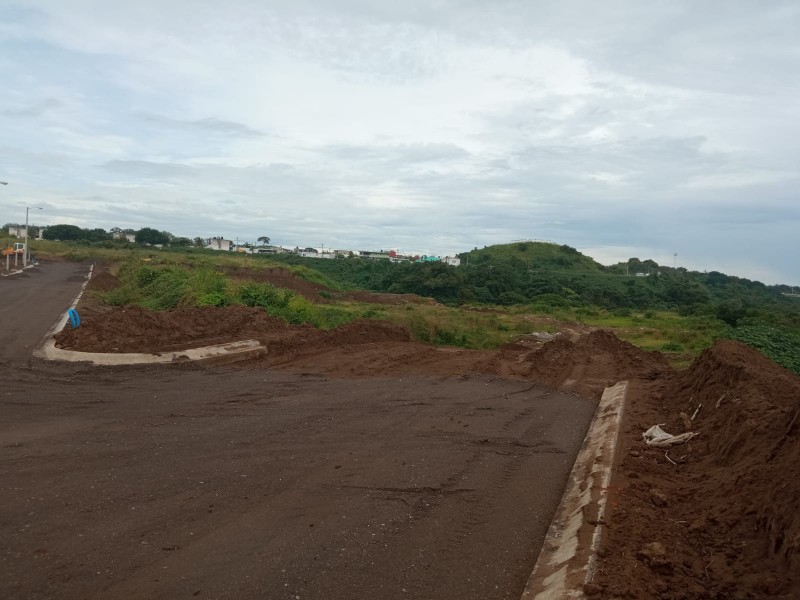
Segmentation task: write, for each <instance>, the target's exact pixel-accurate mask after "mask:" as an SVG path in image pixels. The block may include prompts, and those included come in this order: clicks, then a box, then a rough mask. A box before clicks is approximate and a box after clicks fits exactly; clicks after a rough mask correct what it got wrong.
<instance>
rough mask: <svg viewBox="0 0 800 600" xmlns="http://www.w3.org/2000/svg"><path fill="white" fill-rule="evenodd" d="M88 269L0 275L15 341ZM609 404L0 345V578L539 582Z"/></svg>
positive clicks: (118, 593)
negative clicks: (81, 359) (124, 361)
mask: <svg viewBox="0 0 800 600" xmlns="http://www.w3.org/2000/svg"><path fill="white" fill-rule="evenodd" d="M85 271H86V268H85V267H79V266H77V265H69V264H59V265H48V266H46V267H42V269H41V272H40V273H30V276H29V277H28V278H25V279H22V280H18V281H14V282H11V281H9V282H3V283H2V284H0V290H2V291H3V294H4V297H5V298H6V300H7V304H8V306H6V307H5V308H4V310H2V311H0V331H3V335H4V336H6V338H7V339H8V342H7V344H8V346H7V348H4V351H5V352H6V354H4V356H8V352H9V351H12V352H11V355H12V356H14V357H15V358H18V357H19V356H20V355H21V354H23V353H24V352H28V355H29V351H30V349H31V348H32V347H33V346H35V345H36V344H37V343H38V341H39V338H40V336H41V335H42V334H43V333H44V332H46V331H47V329H48V328H49V327H50V326H51V325H52V323H53V322H54V321H55V319H56V318H57V317H58V316H59V314H61V313H62V311H63V310H64V309H65V308H66V307H67V306H68V303H69V300H70V299H71V298H72V297H73V296H74V293H75V292H77V289H78V288H79V286H80V284H81V282H82V276H83V274H84V273H85ZM37 277H41V279H38V283H37V281H36V278H37ZM46 282H49V283H48V284H47V285H42V284H44V283H46ZM20 314H24V315H29V316H32V318H33V319H34V321H35V323H24V322H22V323H21V322H20V321H24V319H21V318H20ZM12 329H13V331H14V332H16V333H15V334H13V335H9V334H8V331H9V330H12ZM594 408H595V403H594V402H592V401H590V400H587V399H584V398H581V397H578V396H575V395H573V394H570V393H565V392H558V391H553V390H550V389H548V388H545V387H543V386H540V385H538V384H534V385H531V384H530V382H520V381H509V380H504V379H498V378H490V377H486V376H462V377H424V376H404V377H402V378H398V377H394V378H383V377H378V378H361V379H327V378H325V377H321V376H318V375H313V374H307V375H299V374H289V373H286V372H280V371H269V370H263V371H261V370H250V371H238V370H233V369H228V370H205V369H201V368H198V367H195V366H192V365H174V366H165V367H153V366H149V367H135V368H132V367H117V368H106V367H90V366H86V365H81V364H74V363H70V364H60V363H47V362H43V361H40V360H38V359H32V360H28V361H26V362H5V363H0V415H2V418H1V419H0V597H1V598H4V599H15V598H20V599H22V598H24V599H44V598H59V599H72V598H74V599H81V600H86V599H92V598H94V599H107V598H115V599H116V598H147V599H176V598H187V599H188V598H236V599H240V598H241V599H251V598H252V599H255V598H259V599H273V598H287V599H292V600H297V599H298V598H301V599H303V600H308V599H315V598H318V599H325V600H330V599H332V600H336V599H358V598H382V599H395V598H397V599H400V598H404V599H407V598H414V599H417V598H419V599H422V598H425V599H449V598H459V599H471V598H472V599H494V598H519V595H520V594H521V592H522V589H523V588H524V585H525V581H526V579H527V577H528V575H529V574H530V571H531V568H532V566H533V563H534V561H535V559H536V556H537V555H538V551H539V547H540V545H541V542H542V539H543V538H544V535H545V533H546V530H547V527H548V525H549V522H550V519H551V518H552V515H553V513H554V512H555V509H556V507H557V504H558V501H559V499H560V496H561V493H562V490H563V486H564V484H565V482H566V479H567V476H568V473H569V471H570V468H571V466H572V463H573V462H574V458H575V456H576V454H577V452H578V450H579V448H580V445H581V442H582V440H583V437H584V434H585V431H586V428H587V427H588V423H589V421H590V419H591V416H592V414H593V412H594Z"/></svg>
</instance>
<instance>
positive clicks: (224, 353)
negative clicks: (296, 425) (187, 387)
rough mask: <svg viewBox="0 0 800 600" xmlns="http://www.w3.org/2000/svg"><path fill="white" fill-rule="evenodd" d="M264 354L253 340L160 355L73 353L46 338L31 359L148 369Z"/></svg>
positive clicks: (227, 362) (225, 362)
mask: <svg viewBox="0 0 800 600" xmlns="http://www.w3.org/2000/svg"><path fill="white" fill-rule="evenodd" d="M266 351H267V350H266V348H265V347H264V346H262V345H261V343H260V342H258V341H256V340H243V341H239V342H228V343H227V344H216V345H214V346H203V347H202V348H190V349H189V350H178V351H175V352H163V353H161V354H143V353H141V354H140V353H120V354H116V353H111V352H77V351H75V350H63V349H62V348H56V341H55V340H54V339H53V338H52V337H50V338H49V339H48V340H47V341H46V342H45V343H44V346H42V347H41V348H39V349H38V350H36V351H35V352H34V356H37V357H38V358H44V359H45V360H60V361H67V362H90V363H92V364H94V365H149V364H169V363H178V362H199V363H202V364H207V365H209V364H212V365H224V364H229V363H233V362H238V361H240V360H248V359H251V358H256V357H258V356H262V355H263V354H265V353H266Z"/></svg>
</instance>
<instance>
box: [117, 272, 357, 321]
mask: <svg viewBox="0 0 800 600" xmlns="http://www.w3.org/2000/svg"><path fill="white" fill-rule="evenodd" d="M118 278H119V280H120V283H121V285H120V286H119V287H118V288H116V289H114V290H112V291H110V292H108V293H106V294H104V298H105V300H106V301H107V302H108V303H109V304H111V305H115V306H123V305H131V304H133V305H138V306H141V307H143V308H148V309H151V310H168V309H172V308H179V307H190V306H231V305H242V306H257V307H260V308H263V309H264V310H266V311H267V313H269V314H270V315H272V316H273V317H277V318H280V319H283V320H284V321H286V322H287V323H292V324H295V325H300V324H303V323H308V324H311V325H314V326H315V327H320V328H323V329H328V328H331V327H336V326H338V325H341V324H343V323H346V322H348V321H351V320H353V319H355V318H357V317H358V314H356V313H354V312H351V311H347V310H342V309H341V308H337V307H332V306H320V305H315V304H313V303H312V302H310V301H308V300H307V299H305V298H303V297H302V296H300V295H298V294H296V293H294V292H292V291H291V290H288V289H283V288H277V287H275V286H273V285H271V284H269V283H258V282H254V281H246V280H245V281H242V280H238V279H236V280H234V279H231V278H230V277H228V276H227V275H226V274H225V273H223V272H222V271H219V270H216V269H214V268H212V267H208V266H204V267H198V268H191V269H190V268H187V267H186V266H185V265H164V264H161V265H151V264H147V263H142V262H141V261H135V260H132V261H128V262H127V263H125V264H124V265H122V267H121V268H120V269H119V271H118Z"/></svg>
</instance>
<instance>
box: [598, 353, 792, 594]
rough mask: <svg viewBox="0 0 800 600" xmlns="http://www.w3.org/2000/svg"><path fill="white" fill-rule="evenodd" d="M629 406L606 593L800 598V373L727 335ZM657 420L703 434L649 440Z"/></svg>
mask: <svg viewBox="0 0 800 600" xmlns="http://www.w3.org/2000/svg"><path fill="white" fill-rule="evenodd" d="M700 404H702V409H700V411H699V413H698V414H697V416H696V417H695V419H694V421H691V422H688V423H687V422H686V421H688V420H689V418H690V417H691V416H692V415H694V413H695V412H696V411H697V409H698V407H699V405H700ZM626 411H627V412H626V417H625V420H626V425H625V431H624V433H623V440H624V441H623V448H621V457H622V458H621V460H620V463H619V465H618V467H617V470H616V472H615V475H614V480H613V481H612V486H611V496H610V506H612V512H611V514H610V517H609V527H608V529H607V530H606V532H604V535H606V534H607V539H606V540H605V541H604V546H605V548H604V552H603V558H602V559H601V561H600V563H599V564H598V567H599V570H598V575H597V577H596V578H595V583H596V584H597V585H598V586H599V589H600V590H601V593H600V597H602V598H618V597H636V598H643V599H644V598H687V599H688V598H714V599H723V598H725V599H727V598H734V599H739V598H742V599H745V598H786V599H788V598H800V378H798V377H796V376H795V375H793V374H792V373H790V372H789V371H787V370H785V369H783V368H782V367H780V366H779V365H777V364H775V363H773V362H772V361H770V360H769V359H767V358H766V357H764V356H763V355H761V354H760V353H759V352H757V351H755V350H753V349H751V348H749V347H748V346H745V345H744V344H741V343H739V342H734V341H730V340H723V341H718V342H717V343H716V344H715V345H714V346H713V347H712V348H710V349H707V350H705V351H704V352H703V353H702V354H701V355H700V356H699V357H698V358H697V359H696V360H695V362H694V363H693V364H692V365H691V367H690V368H689V369H687V370H685V371H683V372H680V373H676V374H674V375H673V376H671V377H666V378H664V379H663V380H661V381H655V382H652V383H649V384H646V385H645V384H643V383H640V384H639V385H638V387H634V388H633V389H632V390H631V392H630V393H629V401H628V405H627V408H626ZM681 413H683V414H684V415H685V416H684V417H682V416H681ZM659 423H663V424H665V425H664V429H665V430H666V431H668V432H670V433H672V434H677V433H682V432H684V431H685V430H686V429H687V426H688V428H689V429H690V430H691V431H694V432H697V433H698V436H697V437H695V438H693V439H692V440H691V441H689V442H688V443H685V444H682V445H678V446H673V447H672V448H669V449H667V448H655V447H651V446H646V445H645V444H644V443H643V442H642V441H641V434H642V432H643V431H644V430H645V429H647V428H648V427H650V426H652V425H655V424H659ZM655 542H658V544H659V547H660V548H661V549H663V553H662V554H661V555H659V556H658V557H656V558H654V557H653V556H650V555H649V554H648V551H647V548H651V547H652V545H653V544H654V543H655Z"/></svg>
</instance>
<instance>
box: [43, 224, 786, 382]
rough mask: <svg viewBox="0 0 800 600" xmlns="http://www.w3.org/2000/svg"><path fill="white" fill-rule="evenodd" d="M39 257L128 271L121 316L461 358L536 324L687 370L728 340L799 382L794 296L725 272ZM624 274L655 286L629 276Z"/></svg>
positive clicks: (494, 251)
mask: <svg viewBox="0 0 800 600" xmlns="http://www.w3.org/2000/svg"><path fill="white" fill-rule="evenodd" d="M32 250H33V252H34V253H36V254H40V253H47V254H60V255H62V256H66V257H67V258H69V259H71V260H84V259H87V258H90V257H91V258H95V259H99V260H104V261H109V262H114V263H117V264H120V265H125V266H124V267H123V268H122V269H121V271H120V273H121V277H122V279H123V283H124V285H123V288H121V289H120V290H116V291H115V292H113V293H112V294H111V296H110V298H109V300H110V301H113V302H115V303H117V304H124V303H134V304H140V305H141V306H147V307H150V308H155V309H161V308H171V307H174V306H203V305H213V306H225V305H229V304H244V305H248V306H263V307H264V308H265V309H266V310H268V312H269V313H270V314H272V315H275V316H278V317H280V318H283V319H285V320H287V321H288V322H291V323H311V324H314V325H315V326H318V327H332V326H335V325H336V324H338V323H343V322H346V321H349V320H352V319H355V318H361V317H369V318H381V319H387V320H390V321H393V322H396V323H399V324H401V325H404V326H407V327H408V328H409V330H410V331H412V333H413V334H414V336H415V337H416V338H417V339H419V340H421V341H425V342H431V343H438V344H448V345H456V346H461V347H465V348H496V347H499V346H500V345H502V344H503V343H505V342H508V341H510V340H511V339H513V338H514V337H515V336H518V335H520V334H525V333H530V332H532V331H547V328H546V327H543V326H542V320H541V319H539V320H538V322H535V316H536V315H540V316H541V315H547V316H549V317H551V318H553V319H556V320H558V321H561V322H562V323H563V322H567V323H569V322H574V323H583V324H586V325H590V326H595V327H608V328H612V329H614V331H615V332H616V334H617V335H618V336H619V337H621V338H622V339H625V340H628V341H630V342H631V343H633V344H636V345H637V346H639V347H641V348H644V349H647V350H659V351H661V352H664V353H665V354H667V356H668V357H669V358H670V360H671V361H672V362H673V364H675V365H677V366H682V365H685V364H688V362H689V361H690V360H691V359H692V357H693V356H695V355H696V354H698V353H699V352H700V351H702V350H703V349H704V348H707V347H708V346H710V345H711V344H712V343H713V341H714V340H715V339H718V338H721V337H731V338H733V339H738V340H740V341H743V342H745V343H748V344H750V345H752V346H754V347H756V348H758V349H760V350H761V351H762V352H764V353H765V354H767V355H768V356H770V357H771V358H773V359H774V360H776V362H778V363H780V364H782V365H784V366H786V367H787V368H790V369H793V370H795V372H798V370H797V369H798V366H797V365H798V362H800V360H798V358H797V357H798V354H800V342H798V340H799V339H800V299H798V298H792V297H788V296H784V295H783V294H782V293H781V292H788V291H790V290H789V288H788V287H786V286H766V285H764V284H762V283H760V282H756V281H749V280H747V279H742V278H738V277H731V276H727V275H724V274H722V273H717V272H711V273H697V272H687V271H686V270H684V269H672V268H670V267H663V266H659V265H658V264H657V263H655V262H654V261H650V260H645V261H640V260H638V259H631V261H630V263H629V264H627V265H626V264H625V263H623V264H621V265H614V266H611V267H604V266H602V265H600V264H598V263H596V262H595V261H593V260H592V259H590V258H588V257H585V256H583V255H582V254H580V253H579V252H577V250H575V249H573V248H569V247H568V246H557V245H554V244H543V243H535V242H525V243H517V244H507V245H503V246H492V247H489V248H484V249H482V250H477V249H476V250H473V251H472V252H468V253H465V254H463V255H461V258H462V266H461V267H450V266H447V265H445V264H443V263H437V262H432V263H391V262H389V261H371V260H363V259H359V258H342V259H335V260H330V259H327V260H326V259H311V258H301V257H298V256H295V255H270V256H269V257H267V256H265V255H244V254H236V253H228V252H215V251H212V250H205V249H202V248H191V247H189V248H173V247H171V248H165V249H163V250H156V249H153V248H147V247H141V246H136V245H132V244H125V243H122V244H116V243H108V242H101V243H90V242H87V241H85V240H84V241H74V242H49V241H35V242H34V243H33V245H32ZM130 265H134V266H135V268H134V267H131V266H130ZM242 267H245V268H247V269H250V270H253V271H258V270H260V269H271V268H275V267H281V268H284V269H286V270H288V271H289V272H290V273H293V274H294V275H296V276H298V277H300V278H302V279H305V280H307V281H310V282H313V283H316V284H319V285H323V286H326V287H328V288H330V289H331V290H338V291H344V290H350V289H365V290H370V291H375V292H393V293H413V294H418V295H421V296H428V297H431V298H434V299H436V300H437V301H438V302H439V303H441V304H440V305H437V306H425V305H411V306H400V307H398V306H384V305H380V306H375V305H365V304H363V303H354V302H341V301H338V302H336V303H334V304H313V303H310V302H309V301H307V300H305V299H304V298H302V297H300V296H297V295H296V294H293V293H292V292H288V291H285V290H277V289H276V288H273V287H272V286H269V285H268V284H255V283H252V282H250V283H247V282H243V281H241V280H240V279H238V278H237V279H232V278H230V277H228V275H226V273H229V272H230V271H231V270H232V269H236V270H237V273H239V272H240V271H241V269H242ZM129 269H133V270H134V271H135V273H136V275H135V276H134V275H131V274H130V273H129V272H128V270H129ZM626 269H627V270H629V271H630V272H631V273H633V272H635V273H645V274H647V276H635V275H630V276H626ZM237 277H239V275H237ZM139 278H141V279H139ZM320 297H322V298H325V299H327V300H333V299H335V298H336V295H335V294H331V293H330V292H329V291H322V292H320Z"/></svg>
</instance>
